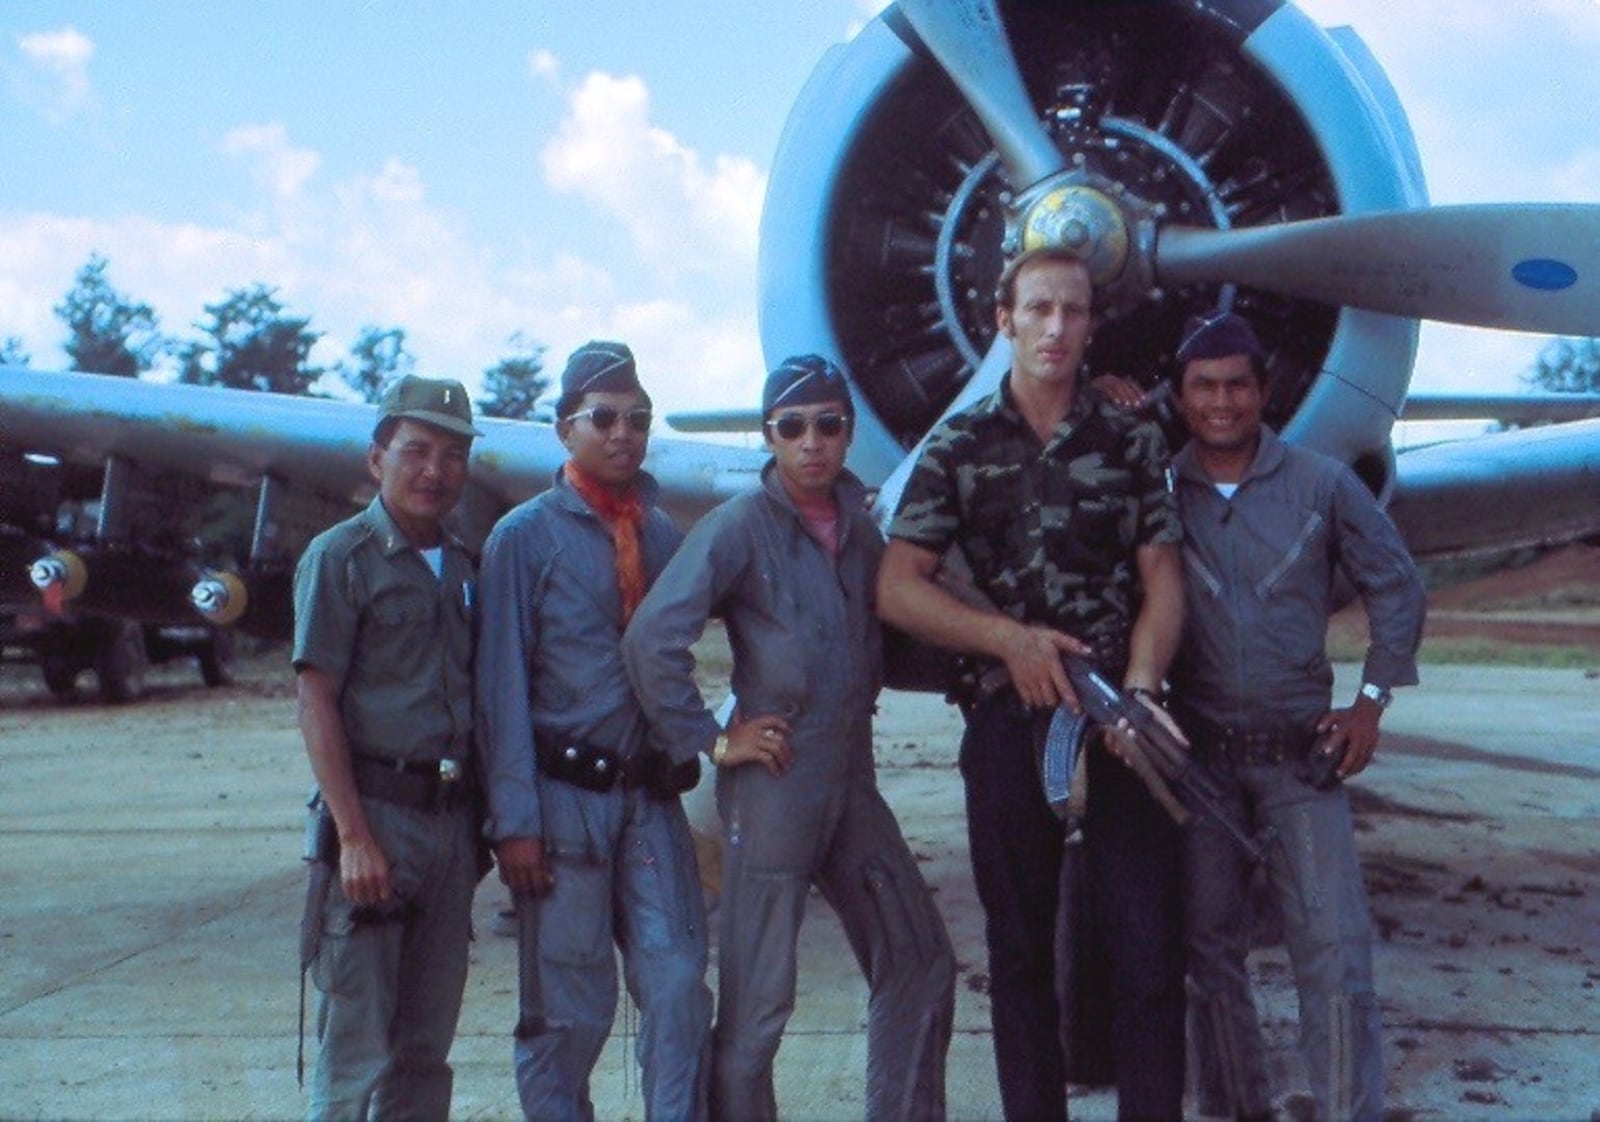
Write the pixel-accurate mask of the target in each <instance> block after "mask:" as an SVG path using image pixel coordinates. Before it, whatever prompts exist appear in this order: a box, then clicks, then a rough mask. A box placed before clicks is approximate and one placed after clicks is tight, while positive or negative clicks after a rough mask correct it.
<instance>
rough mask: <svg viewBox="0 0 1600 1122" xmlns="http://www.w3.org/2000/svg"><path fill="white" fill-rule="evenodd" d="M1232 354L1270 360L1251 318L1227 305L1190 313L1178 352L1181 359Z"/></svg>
mask: <svg viewBox="0 0 1600 1122" xmlns="http://www.w3.org/2000/svg"><path fill="white" fill-rule="evenodd" d="M1230 355H1246V356H1248V357H1249V358H1251V359H1253V360H1255V361H1256V362H1264V361H1265V360H1266V357H1267V353H1266V351H1264V350H1262V349H1261V340H1260V339H1257V338H1256V332H1255V328H1253V327H1251V326H1250V321H1249V320H1247V319H1245V318H1244V317H1243V316H1241V315H1239V314H1238V313H1236V312H1230V311H1228V310H1227V309H1226V308H1218V309H1216V310H1215V311H1211V312H1207V313H1206V314H1205V315H1203V316H1190V317H1189V321H1188V322H1187V323H1185V324H1184V325H1183V338H1182V340H1181V341H1180V342H1179V343H1178V353H1177V355H1176V356H1175V357H1176V358H1177V360H1178V361H1179V362H1180V363H1186V362H1189V361H1191V360H1193V359H1197V358H1227V357H1229V356H1230Z"/></svg>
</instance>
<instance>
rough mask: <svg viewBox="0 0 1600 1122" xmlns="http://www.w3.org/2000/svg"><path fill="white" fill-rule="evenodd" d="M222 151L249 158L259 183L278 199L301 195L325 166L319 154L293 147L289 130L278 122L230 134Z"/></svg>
mask: <svg viewBox="0 0 1600 1122" xmlns="http://www.w3.org/2000/svg"><path fill="white" fill-rule="evenodd" d="M222 151H223V152H225V153H226V154H228V155H230V156H246V157H249V158H250V159H251V161H252V170H253V171H254V173H255V176H256V179H257V181H258V182H260V183H261V185H262V186H263V187H265V188H266V189H267V191H268V192H269V193H270V194H271V195H272V196H273V197H274V198H277V199H291V198H293V197H294V196H296V195H298V194H299V193H300V190H301V189H302V188H303V187H304V186H305V184H306V182H307V180H309V179H310V178H311V177H312V176H313V175H315V174H316V173H317V168H318V167H319V166H320V165H321V163H322V157H321V156H319V155H318V154H317V153H316V152H313V151H311V150H310V149H308V148H296V147H294V146H293V145H292V144H290V143H289V138H288V130H287V129H285V128H284V126H283V124H282V122H276V121H275V122H273V123H272V124H267V125H241V126H239V127H238V128H236V129H231V130H229V132H228V134H227V135H226V136H225V137H223V139H222Z"/></svg>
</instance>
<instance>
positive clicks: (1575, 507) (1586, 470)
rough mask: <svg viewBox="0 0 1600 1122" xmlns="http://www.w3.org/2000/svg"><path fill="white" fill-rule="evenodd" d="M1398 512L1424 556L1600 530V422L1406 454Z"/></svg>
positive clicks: (1399, 473) (1399, 475)
mask: <svg viewBox="0 0 1600 1122" xmlns="http://www.w3.org/2000/svg"><path fill="white" fill-rule="evenodd" d="M1389 513H1390V515H1391V516H1392V517H1393V518H1394V520H1395V524H1396V525H1397V526H1399V528H1400V532H1401V533H1402V534H1403V535H1404V536H1405V539H1406V543H1407V544H1408V545H1409V546H1410V547H1411V551H1412V553H1414V554H1415V555H1416V556H1417V557H1419V558H1424V557H1435V556H1448V555H1451V554H1461V553H1473V552H1482V551H1487V550H1494V549H1501V548H1511V547H1514V546H1523V545H1543V544H1549V543H1555V542H1562V541H1571V540H1573V539H1574V538H1580V537H1587V536H1590V535H1593V534H1597V533H1600V419H1594V420H1584V421H1574V422H1571V423H1569V424H1559V425H1546V426H1542V427H1539V428H1530V429H1519V430H1516V431H1513V432H1500V433H1490V434H1488V435H1485V436H1478V437H1473V438H1471V439H1467V440H1458V441H1450V442H1447V443H1440V444H1432V445H1427V446H1424V447H1419V448H1411V449H1407V450H1404V451H1402V452H1400V453H1399V454H1398V455H1397V457H1396V481H1395V489H1394V494H1393V496H1392V498H1391V500H1390V504H1389Z"/></svg>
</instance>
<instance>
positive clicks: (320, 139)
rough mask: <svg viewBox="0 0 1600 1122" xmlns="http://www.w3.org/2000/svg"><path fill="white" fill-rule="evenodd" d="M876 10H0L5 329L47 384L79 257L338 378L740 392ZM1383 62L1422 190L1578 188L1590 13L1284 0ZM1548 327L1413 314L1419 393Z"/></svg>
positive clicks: (186, 320)
mask: <svg viewBox="0 0 1600 1122" xmlns="http://www.w3.org/2000/svg"><path fill="white" fill-rule="evenodd" d="M882 6H883V3H882V0H781V2H779V3H770V2H763V3H750V2H749V0H672V2H669V3H659V2H649V0H587V2H586V3H584V4H570V3H556V2H553V0H477V2H474V3H472V4H451V5H444V4H432V3H423V2H420V0H417V2H397V0H367V2H365V3H356V2H354V0H342V2H335V3H331V4H330V3H326V2H323V0H317V2H311V0H285V2H282V3H276V4H271V5H261V4H246V3H242V2H231V3H221V4H214V3H206V4H202V3H198V2H193V0H190V2H185V0H166V2H162V3H141V4H125V3H112V2H104V0H102V2H95V3H74V2H71V0H66V2H63V0H50V2H35V0H8V2H7V3H6V4H4V5H0V136H4V137H5V138H6V143H5V148H4V154H3V160H4V163H3V166H4V171H3V173H0V338H4V337H7V336H17V337H19V338H20V339H21V340H22V342H23V345H24V347H25V348H26V350H27V351H28V352H29V353H30V354H31V356H32V360H33V365H34V366H36V367H40V368H56V367H64V366H65V365H66V362H67V359H66V356H65V354H64V353H63V352H62V350H61V343H62V341H63V329H62V326H61V324H60V321H59V320H58V319H57V318H56V317H55V315H54V314H53V312H52V308H53V306H54V305H55V304H57V303H59V302H60V300H61V299H62V297H63V295H64V294H65V293H66V292H67V290H68V289H69V288H70V287H71V285H72V281H73V277H74V275H75V274H76V273H77V271H78V270H79V269H80V268H81V267H82V265H83V264H84V262H85V261H86V260H87V259H88V257H89V255H90V254H91V253H94V252H98V253H100V254H102V255H103V256H105V257H106V258H107V259H108V260H109V268H108V270H107V275H108V277H109V279H110V281H111V283H112V285H113V286H114V287H115V288H116V289H117V290H118V291H119V292H122V293H123V294H125V295H126V296H128V297H130V298H132V299H134V300H136V301H141V302H144V303H147V304H149V305H151V306H152V307H153V308H154V310H155V311H156V312H157V314H158V315H159V317H160V320H161V326H162V328H163V329H164V330H165V331H166V332H167V333H168V334H173V335H181V336H187V337H190V338H193V337H196V336H197V335H198V332H197V331H196V330H195V328H194V325H195V324H196V323H197V322H199V321H201V320H202V319H204V318H205V313H204V306H205V305H206V304H215V303H217V302H219V301H220V300H221V299H223V297H224V296H225V295H226V293H227V292H229V291H231V290H234V289H239V288H246V287H249V286H251V285H254V284H256V283H258V282H259V283H265V284H267V285H269V286H271V287H273V288H275V289H277V291H278V297H279V299H280V300H282V301H283V302H284V304H285V305H286V307H287V311H288V312H289V313H290V314H294V315H301V316H309V317H310V318H311V327H312V329H313V330H315V331H321V332H323V333H324V338H323V339H322V340H321V342H320V343H319V344H318V349H317V350H316V351H314V352H313V356H312V357H313V360H314V361H318V362H320V363H322V364H324V365H331V364H332V363H333V362H335V361H337V360H338V359H339V358H340V357H342V356H343V355H344V354H345V353H346V352H347V351H348V349H349V347H350V345H351V344H352V343H353V342H354V341H355V339H356V338H357V336H358V335H359V333H360V331H361V329H362V328H363V327H364V326H366V325H373V326H377V327H381V328H389V327H395V326H399V327H402V328H403V329H404V330H405V332H406V337H407V345H408V349H409V350H410V351H411V352H412V353H413V354H414V355H416V356H417V359H418V367H419V370H420V372H422V373H425V374H431V375H440V376H452V377H459V378H461V379H462V380H464V381H466V382H467V383H468V385H469V386H472V387H475V386H476V385H477V384H478V380H479V377H480V375H481V372H482V370H483V369H484V368H486V367H488V366H490V365H493V364H494V363H495V362H496V361H498V360H499V359H500V358H502V357H504V356H506V355H508V354H511V353H514V352H515V351H516V349H517V347H516V344H514V343H513V342H512V340H513V338H514V337H517V336H520V337H521V338H524V339H531V340H534V341H536V342H538V343H541V344H544V345H545V346H546V347H547V348H548V350H547V354H546V365H547V367H548V368H549V369H551V370H552V371H558V370H559V368H560V365H561V363H562V362H563V361H564V358H565V356H566V354H567V353H568V352H569V351H570V350H571V349H572V348H573V347H575V346H577V345H578V344H579V343H581V342H583V341H584V340H586V339H590V338H614V339H623V340H626V341H627V342H628V343H630V344H631V345H632V347H633V349H634V351H635V353H636V354H637V355H638V358H639V363H640V370H641V375H642V376H643V378H644V380H645V382H646V385H647V386H648V387H649V388H651V390H652V392H653V394H654V396H655V398H656V400H657V404H658V407H662V408H666V409H699V408H717V407H734V406H744V405H752V404H754V403H755V401H756V400H757V399H758V397H759V392H760V384H761V380H762V374H763V369H764V363H763V358H762V355H761V348H760V341H759V338H758V334H757V327H756V308H757V300H758V297H757V292H756V283H755V261H756V245H757V229H758V224H759V220H760V213H761V204H762V195H763V192H764V189H765V185H766V179H767V171H768V168H769V167H770V166H771V163H772V159H773V154H774V152H775V150H776V148H777V144H778V137H779V133H780V131H781V129H782V127H783V123H784V120H785V118H786V116H787V113H788V111H789V107H790V105H791V104H792V103H793V101H794V99H795V97H796V95H797V93H798V92H799V90H800V89H801V87H802V85H803V84H804V82H805V81H806V78H807V76H808V75H809V73H810V72H811V69H812V68H813V66H814V65H815V64H816V62H817V61H818V59H819V58H820V57H821V56H822V54H823V52H824V51H826V50H827V49H828V48H829V47H830V46H832V45H834V44H837V43H841V42H843V41H845V40H847V39H848V38H849V37H850V36H852V35H853V34H854V33H855V32H856V31H857V30H858V29H859V28H860V27H861V26H862V25H863V24H864V23H865V22H866V21H868V20H870V19H871V18H872V17H873V16H874V14H875V13H876V12H877V11H878V10H879V9H881V7H882ZM1300 6H1301V7H1302V8H1303V9H1304V10H1306V11H1307V12H1308V13H1309V14H1310V15H1311V16H1312V17H1313V18H1315V19H1316V20H1317V21H1318V22H1320V23H1323V24H1325V25H1333V24H1348V25H1350V26H1352V27H1354V28H1355V29H1356V31H1357V32H1358V33H1360V34H1361V36H1362V37H1363V38H1364V39H1365V40H1366V42H1367V44H1368V45H1369V46H1370V47H1371V49H1372V51H1373V53H1374V54H1375V55H1376V57H1377V59H1378V61H1379V62H1380V64H1382V65H1383V67H1384V68H1385V70H1386V71H1387V72H1388V74H1389V76H1390V78H1391V80H1392V81H1393V82H1394V85H1395V87H1396V89H1397V91H1398V93H1399V95H1400V98H1401V101H1402V103H1403V104H1404V105H1405V106H1406V109H1407V111H1408V113H1409V115H1410V118H1411V123H1412V126H1413V128H1414V130H1415V132H1416V134H1417V141H1418V146H1419V148H1420V150H1421V154H1422V161H1423V167H1424V170H1425V172H1426V174H1427V177H1428V181H1429V188H1430V192H1431V194H1432V198H1433V201H1434V202H1436V203H1474V202H1510V201H1549V202H1600V116H1597V115H1596V113H1595V111H1594V108H1593V107H1594V106H1595V105H1597V104H1600V67H1597V66H1595V64H1594V59H1595V58H1597V57H1600V0H1449V2H1448V3H1440V2H1438V0H1304V2H1303V3H1301V5H1300ZM1545 342H1546V340H1542V339H1539V338H1536V337H1530V336H1521V335H1512V334H1505V333H1496V332H1487V331H1478V330H1472V329H1465V328H1452V327H1442V326H1437V325H1425V326H1424V329H1423V342H1422V348H1421V353H1420V354H1419V358H1418V363H1417V369H1416V374H1415V377H1414V379H1413V389H1415V390H1433V391H1460V392H1484V393H1495V392H1511V391H1515V390H1516V389H1518V388H1519V376H1520V375H1521V374H1523V373H1524V372H1525V371H1526V370H1527V369H1528V368H1529V367H1530V366H1531V364H1532V362H1533V359H1534V358H1535V356H1536V355H1537V354H1538V352H1539V350H1540V348H1541V346H1543V345H1544V343H1545Z"/></svg>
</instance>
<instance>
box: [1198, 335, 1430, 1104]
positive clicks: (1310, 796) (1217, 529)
mask: <svg viewBox="0 0 1600 1122" xmlns="http://www.w3.org/2000/svg"><path fill="white" fill-rule="evenodd" d="M1177 359H1178V362H1179V364H1180V366H1179V370H1178V373H1177V379H1178V387H1177V388H1178V407H1179V410H1180V412H1181V413H1182V414H1183V419H1184V421H1185V423H1186V424H1187V425H1188V427H1189V433H1190V440H1189V443H1188V445H1186V446H1185V447H1184V449H1183V451H1182V452H1180V453H1179V454H1178V456H1177V458H1176V460H1175V461H1174V464H1173V466H1174V469H1175V471H1176V474H1177V478H1178V504H1179V508H1180V510H1181V512H1182V515H1183V523H1184V531H1185V542H1184V554H1185V565H1184V581H1185V587H1186V591H1187V597H1188V603H1189V612H1188V620H1187V624H1186V627H1185V630H1184V637H1183V644H1182V647H1181V649H1180V652H1179V655H1178V658H1177V660H1176V661H1175V662H1174V664H1173V675H1172V677H1173V684H1174V687H1175V689H1174V708H1175V710H1176V712H1177V713H1178V716H1179V720H1180V723H1181V724H1182V725H1183V728H1184V731H1185V732H1186V733H1188V735H1189V738H1190V740H1191V741H1192V742H1193V744H1194V749H1195V752H1196V754H1197V755H1198V756H1199V757H1200V758H1201V759H1202V760H1204V761H1205V762H1206V763H1207V764H1209V765H1210V767H1211V769H1212V770H1213V772H1215V774H1216V775H1217V776H1218V778H1219V780H1221V782H1222V783H1223V785H1224V787H1225V789H1226V790H1227V793H1228V796H1229V799H1230V801H1231V802H1232V803H1233V804H1234V806H1233V809H1234V813H1235V815H1236V816H1238V817H1239V818H1241V819H1243V820H1245V821H1248V822H1250V823H1252V825H1254V826H1256V827H1258V828H1264V829H1265V828H1270V830H1271V831H1272V836H1274V837H1275V838H1276V844H1275V845H1274V846H1273V848H1272V850H1271V852H1270V857H1269V866H1268V869H1269V873H1270V874H1271V880H1272V884H1273V888H1274V890H1275V892H1276V894H1277V899H1278V904H1279V908H1280V910H1281V912H1282V915H1283V927H1284V941H1285V943H1286V944H1287V946H1288V949H1289V957H1290V959H1291V961H1292V962H1293V964H1294V973H1295V988H1296V990H1297V992H1298V993H1299V997H1300V1045H1301V1050H1302V1052H1303V1053H1304V1054H1305V1058H1306V1069H1307V1073H1308V1075H1309V1077H1310V1082H1311V1090H1312V1093H1313V1095H1314V1096H1315V1098H1316V1101H1317V1117H1319V1118H1326V1119H1351V1118H1356V1119H1363V1120H1369V1122H1375V1120H1377V1119H1379V1118H1381V1117H1382V1115H1383V1058H1382V1051H1381V1043H1382V1042H1381V1024H1380V1019H1379V1009H1378V1002H1377V997H1376V995H1375V994H1374V991H1373V978H1372V922H1371V919H1370V917H1369V915H1368V910H1367V898H1366V892H1365V890H1364V888H1363V885H1362V879H1361V865H1360V862H1359V860H1358V858H1357V855H1356V850H1355V837H1354V832H1353V828H1352V825H1351V820H1350V803H1349V799H1348V798H1347V797H1346V795H1345V791H1344V787H1343V785H1342V782H1341V781H1342V780H1344V779H1347V778H1349V777H1350V776H1352V775H1355V774H1357V773H1359V772H1360V771H1361V770H1362V769H1364V768H1365V767H1366V766H1367V764H1368V763H1369V762H1370V761H1371V760H1372V755H1373V752H1374V751H1375V750H1376V749H1377V746H1378V721H1379V718H1380V717H1382V715H1383V710H1384V707H1385V706H1386V705H1388V703H1389V691H1390V690H1391V689H1393V688H1394V687H1395V686H1406V685H1412V684H1414V683H1415V682H1416V681H1417V662H1416V656H1417V645H1418V643H1419V641H1420V640H1421V637H1422V621H1423V612H1424V603H1425V597H1424V593H1423V588H1422V582H1421V579H1420V578H1419V577H1418V575H1417V570H1416V566H1415V565H1413V564H1412V562H1411V558H1410V556H1409V555H1408V554H1407V553H1406V548H1405V544H1404V543H1403V542H1402V541H1401V540H1400V535H1399V534H1398V533H1397V532H1396V530H1395V528H1394V525H1393V523H1391V522H1390V521H1389V519H1388V517H1387V516H1386V515H1385V514H1384V513H1383V511H1382V510H1381V509H1380V508H1379V507H1378V504H1377V502H1376V501H1375V500H1374V499H1373V497H1372V495H1371V493H1370V492H1368V491H1367V489H1366V488H1365V487H1363V486H1362V485H1361V483H1360V481H1359V480H1358V479H1357V478H1356V476H1355V474H1354V473H1353V472H1352V471H1351V470H1350V469H1349V468H1347V467H1345V466H1344V465H1343V464H1341V463H1339V462H1338V461H1336V460H1333V459H1330V458H1328V457H1327V456H1323V455H1320V454H1318V453H1316V452H1312V451H1310V450H1308V449H1304V448H1299V447H1296V446H1294V445H1290V444H1285V443H1284V442H1283V441H1281V440H1279V439H1278V436H1277V434H1276V433H1274V432H1273V431H1272V429H1270V428H1269V427H1267V426H1266V425H1264V424H1262V421H1261V410H1262V406H1263V404H1264V402H1265V401H1266V390H1267V365H1266V355H1265V353H1264V352H1263V350H1262V347H1261V344H1260V342H1259V340H1258V339H1257V338H1256V334H1255V331H1254V330H1253V329H1252V328H1251V326H1250V324H1249V322H1248V321H1246V320H1245V319H1244V318H1243V317H1241V316H1239V315H1236V314H1234V313H1232V312H1230V311H1226V310H1221V311H1217V312H1213V313H1212V314H1210V315H1208V316H1202V317H1196V318H1195V319H1192V320H1191V321H1190V322H1189V323H1188V324H1187V326H1186V327H1185V330H1184V338H1183V340H1182V342H1181V344H1180V345H1179V348H1178V352H1177ZM1340 572H1343V573H1344V574H1345V576H1347V577H1348V578H1349V580H1350V582H1351V583H1352V584H1353V585H1354V586H1355V588H1356V589H1357V591H1358V592H1359V593H1360V595H1361V598H1362V600H1363V602H1364V603H1365V605H1366V609H1367V618H1368V620H1369V621H1370V624H1371V631H1372V636H1371V646H1370V648H1369V650H1368V653H1367V658H1366V664H1365V666H1364V667H1363V669H1362V684H1361V688H1360V690H1359V691H1358V692H1357V694H1356V697H1355V699H1354V700H1353V702H1352V703H1351V704H1350V705H1349V706H1348V707H1345V708H1342V709H1334V708H1332V707H1331V704H1332V687H1333V668H1332V666H1331V665H1330V664H1329V662H1328V658H1327V654H1326V651H1325V644H1326V637H1327V628H1328V606H1329V604H1330V603H1332V602H1333V599H1334V581H1335V578H1336V577H1337V575H1338V574H1339V573H1340ZM1319 736H1324V737H1325V740H1324V741H1323V743H1322V744H1321V745H1320V748H1321V749H1322V751H1315V750H1314V747H1316V746H1317V742H1318V737H1319ZM1319 757H1320V758H1319ZM1184 845H1185V859H1186V869H1185V873H1186V878H1185V879H1186V900H1187V910H1188V915H1187V920H1188V939H1189V948H1190V950H1189V954H1190V963H1189V969H1190V974H1191V976H1192V980H1193V987H1194V988H1193V996H1192V999H1191V1000H1192V1004H1193V1013H1194V1024H1195V1052H1196V1056H1197V1058H1198V1059H1199V1061H1200V1062H1199V1065H1198V1070H1199V1078H1198V1080H1197V1083H1198V1091H1199V1100H1200V1101H1199V1106H1200V1110H1201V1113H1202V1114H1203V1115H1205V1116H1206V1117H1208V1118H1212V1117H1216V1118H1241V1119H1243V1118H1267V1117H1271V1116H1272V1115H1271V1105H1272V1104H1271V1099H1270V1097H1269V1087H1268V1084H1267V1078H1266V1069H1265V1064H1264V1061H1263V1048H1262V1041H1261V1028H1260V1024H1259V1022H1258V1021H1257V1018H1256V1010H1255V1005H1254V1003H1253V1001H1252V999H1251V995H1250V981H1249V975H1248V974H1247V973H1246V970H1245V955H1246V952H1247V951H1248V950H1249V935H1250V933H1249V930H1248V926H1247V923H1246V917H1247V915H1248V911H1249V910H1248V909H1247V908H1246V907H1245V902H1246V900H1245V890H1246V885H1247V883H1248V881H1249V879H1250V873H1251V868H1250V865H1249V863H1248V862H1247V861H1246V859H1245V858H1244V857H1243V856H1242V855H1241V854H1240V852H1239V850H1238V849H1237V847H1235V846H1234V845H1233V844H1232V842H1231V840H1230V839H1229V838H1228V837H1227V835H1226V834H1225V833H1224V832H1223V831H1222V829H1221V828H1220V827H1219V826H1218V824H1217V823H1216V822H1215V821H1214V820H1212V819H1210V818H1207V817H1199V818H1196V819H1195V820H1194V822H1193V823H1192V825H1191V827H1190V829H1189V830H1188V832H1187V833H1186V835H1185V838H1184Z"/></svg>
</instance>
